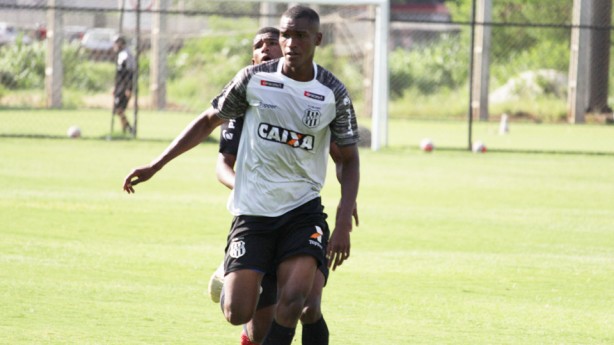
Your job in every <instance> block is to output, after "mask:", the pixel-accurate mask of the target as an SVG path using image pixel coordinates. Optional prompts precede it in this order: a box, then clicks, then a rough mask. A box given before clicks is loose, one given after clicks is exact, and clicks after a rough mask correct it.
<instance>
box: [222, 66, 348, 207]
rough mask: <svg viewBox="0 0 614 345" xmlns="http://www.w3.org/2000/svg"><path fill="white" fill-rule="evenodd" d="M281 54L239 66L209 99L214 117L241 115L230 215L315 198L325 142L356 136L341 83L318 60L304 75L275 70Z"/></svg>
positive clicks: (326, 149)
mask: <svg viewBox="0 0 614 345" xmlns="http://www.w3.org/2000/svg"><path fill="white" fill-rule="evenodd" d="M283 63H284V60H283V58H282V59H279V60H273V61H269V62H265V63H262V64H259V65H255V66H249V67H246V68H244V69H243V70H241V71H240V72H239V73H238V74H237V75H236V76H235V78H234V79H233V80H232V81H231V82H230V83H229V84H228V85H226V87H225V88H224V90H223V91H222V93H221V94H220V95H219V96H217V97H216V98H214V99H213V101H212V102H211V104H212V106H213V107H214V108H215V109H217V110H218V111H219V116H220V117H222V118H226V119H233V118H237V117H240V116H245V119H244V124H243V130H242V132H241V140H240V142H239V150H238V153H237V162H236V179H235V188H234V190H233V192H232V195H231V200H230V202H229V210H230V212H231V213H232V214H233V215H236V216H237V215H257V216H267V217H276V216H279V215H282V214H284V213H286V212H288V211H290V210H292V209H294V208H296V207H298V206H301V205H303V204H305V203H306V202H308V201H310V200H313V199H315V198H317V197H318V196H319V195H320V190H321V189H322V186H323V185H324V180H325V177H326V165H327V163H328V154H329V145H330V141H331V135H332V139H333V140H334V141H335V142H336V143H337V144H338V145H339V146H346V145H352V144H355V143H357V142H358V125H357V123H356V115H355V113H354V108H353V106H352V101H351V100H350V97H349V95H348V93H347V90H346V88H345V86H344V85H343V84H342V83H341V82H340V81H339V80H338V79H337V78H336V77H335V76H334V75H333V74H332V73H331V72H329V71H327V70H326V69H324V68H322V67H320V66H318V65H316V64H315V63H314V65H313V68H314V71H315V78H314V79H313V80H311V81H307V82H299V81H296V80H293V79H290V78H288V77H286V76H285V75H283V74H282V73H281V68H282V66H283Z"/></svg>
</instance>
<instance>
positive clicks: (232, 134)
mask: <svg viewBox="0 0 614 345" xmlns="http://www.w3.org/2000/svg"><path fill="white" fill-rule="evenodd" d="M243 119H244V117H239V118H236V119H234V120H229V121H228V122H225V123H224V124H222V127H221V129H220V150H219V151H220V153H228V154H231V155H234V156H236V155H237V152H238V151H239V141H240V140H241V130H242V129H243Z"/></svg>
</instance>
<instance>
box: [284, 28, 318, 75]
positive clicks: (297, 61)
mask: <svg viewBox="0 0 614 345" xmlns="http://www.w3.org/2000/svg"><path fill="white" fill-rule="evenodd" d="M318 30H319V28H318V26H317V25H316V24H313V23H311V22H310V21H309V20H308V19H307V18H299V19H290V18H287V17H282V18H281V24H280V28H279V31H280V38H279V43H280V44H281V49H282V51H283V54H284V57H285V58H286V63H287V64H288V66H289V67H291V68H300V67H304V66H306V65H308V66H311V63H312V61H313V56H314V54H315V51H316V46H319V45H320V42H322V33H320V32H318Z"/></svg>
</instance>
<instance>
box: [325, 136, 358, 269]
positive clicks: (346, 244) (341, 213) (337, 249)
mask: <svg viewBox="0 0 614 345" xmlns="http://www.w3.org/2000/svg"><path fill="white" fill-rule="evenodd" d="M338 153H339V156H338V157H337V158H338V159H339V164H341V165H342V167H343V168H342V169H341V170H340V176H339V183H340V184H341V200H340V202H339V207H338V208H337V217H336V219H335V229H334V231H333V233H332V235H331V238H330V241H329V242H328V247H327V257H328V259H329V263H328V265H329V267H332V269H333V270H335V269H336V268H337V266H340V265H341V264H343V262H344V261H345V260H346V259H348V258H349V257H350V247H351V244H350V232H351V231H352V216H353V214H354V210H355V206H356V197H357V196H358V185H359V181H360V159H359V155H358V146H357V145H356V144H351V145H347V146H339V151H338Z"/></svg>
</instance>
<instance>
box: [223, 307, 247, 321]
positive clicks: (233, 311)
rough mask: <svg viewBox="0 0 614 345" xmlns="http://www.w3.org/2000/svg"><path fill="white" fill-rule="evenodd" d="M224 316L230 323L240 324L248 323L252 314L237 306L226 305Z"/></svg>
mask: <svg viewBox="0 0 614 345" xmlns="http://www.w3.org/2000/svg"><path fill="white" fill-rule="evenodd" d="M224 317H225V318H226V321H228V322H230V324H232V325H234V326H239V325H243V324H245V323H247V322H248V321H249V320H250V319H251V318H252V315H251V313H250V312H248V311H246V310H244V309H241V308H237V307H236V306H233V305H224Z"/></svg>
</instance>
